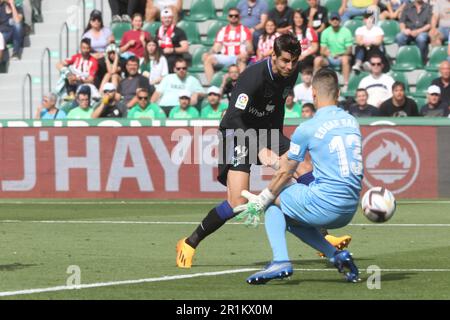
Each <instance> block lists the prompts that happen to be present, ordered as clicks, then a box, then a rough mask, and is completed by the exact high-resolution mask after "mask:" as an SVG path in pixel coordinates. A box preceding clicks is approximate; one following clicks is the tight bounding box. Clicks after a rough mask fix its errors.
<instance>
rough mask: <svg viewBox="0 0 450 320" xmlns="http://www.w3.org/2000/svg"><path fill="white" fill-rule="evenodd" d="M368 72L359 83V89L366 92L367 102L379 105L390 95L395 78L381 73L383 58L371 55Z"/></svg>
mask: <svg viewBox="0 0 450 320" xmlns="http://www.w3.org/2000/svg"><path fill="white" fill-rule="evenodd" d="M370 66H371V69H370V74H369V75H368V76H366V77H364V78H363V79H362V80H361V82H360V83H359V86H358V88H359V89H365V90H366V91H367V94H368V103H369V104H370V105H373V106H375V107H377V108H378V107H379V106H380V105H381V103H382V102H383V101H386V99H389V98H390V97H392V85H393V84H394V82H395V80H394V79H393V78H392V77H391V76H390V75H387V74H385V73H383V59H382V58H381V56H378V55H373V56H372V57H371V58H370Z"/></svg>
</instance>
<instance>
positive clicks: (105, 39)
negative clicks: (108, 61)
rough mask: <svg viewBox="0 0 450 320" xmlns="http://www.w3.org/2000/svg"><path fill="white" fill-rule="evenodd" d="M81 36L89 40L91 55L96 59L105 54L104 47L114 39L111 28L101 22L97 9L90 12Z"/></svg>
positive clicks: (99, 12) (101, 18)
mask: <svg viewBox="0 0 450 320" xmlns="http://www.w3.org/2000/svg"><path fill="white" fill-rule="evenodd" d="M81 38H82V39H84V38H88V39H90V40H91V49H92V56H93V57H94V58H95V59H97V60H99V59H101V58H103V57H104V56H105V51H106V47H107V46H108V45H109V44H110V43H114V41H115V39H114V35H113V33H112V31H111V29H110V28H108V27H105V25H104V24H103V17H102V13H101V11H99V10H93V11H92V12H91V15H90V18H89V22H88V25H87V27H86V29H85V30H84V33H83V36H82V37H81Z"/></svg>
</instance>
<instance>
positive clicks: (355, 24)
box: [344, 19, 363, 35]
mask: <svg viewBox="0 0 450 320" xmlns="http://www.w3.org/2000/svg"><path fill="white" fill-rule="evenodd" d="M362 25H363V22H362V21H361V20H354V19H353V20H347V21H345V22H344V27H346V28H348V29H350V31H351V32H352V35H354V34H355V31H356V29H358V28H359V27H361V26H362Z"/></svg>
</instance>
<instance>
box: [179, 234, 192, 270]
mask: <svg viewBox="0 0 450 320" xmlns="http://www.w3.org/2000/svg"><path fill="white" fill-rule="evenodd" d="M186 239H187V238H183V239H181V240H180V241H178V242H177V248H176V250H177V267H178V268H185V269H189V268H191V267H192V259H193V258H194V254H195V249H194V248H192V247H191V246H190V245H188V244H187V243H186Z"/></svg>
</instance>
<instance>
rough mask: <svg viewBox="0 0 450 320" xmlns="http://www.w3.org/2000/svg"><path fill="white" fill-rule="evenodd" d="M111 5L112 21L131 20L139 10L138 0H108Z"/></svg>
mask: <svg viewBox="0 0 450 320" xmlns="http://www.w3.org/2000/svg"><path fill="white" fill-rule="evenodd" d="M108 1H109V6H110V7H111V14H112V22H113V23H114V22H131V18H130V17H132V16H133V15H134V14H135V13H136V12H138V10H139V5H140V0H108Z"/></svg>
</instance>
